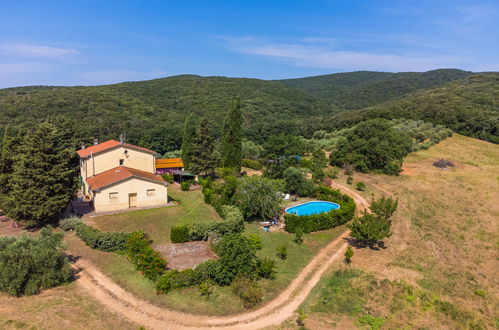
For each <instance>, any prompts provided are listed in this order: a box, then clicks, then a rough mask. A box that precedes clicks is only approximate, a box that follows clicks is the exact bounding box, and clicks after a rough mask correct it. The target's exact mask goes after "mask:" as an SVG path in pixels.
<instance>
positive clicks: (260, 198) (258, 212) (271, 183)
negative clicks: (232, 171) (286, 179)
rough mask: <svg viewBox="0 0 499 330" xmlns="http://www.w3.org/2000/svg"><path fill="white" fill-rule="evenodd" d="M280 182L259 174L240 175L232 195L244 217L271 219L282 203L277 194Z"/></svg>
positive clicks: (280, 197)
mask: <svg viewBox="0 0 499 330" xmlns="http://www.w3.org/2000/svg"><path fill="white" fill-rule="evenodd" d="M281 188H282V185H281V184H280V182H278V181H275V180H271V179H268V178H262V177H259V176H256V175H254V176H250V177H247V176H246V177H242V178H241V179H239V180H238V185H237V190H236V193H235V195H234V201H235V205H237V206H238V207H239V208H240V209H241V212H242V213H243V216H244V218H245V219H247V220H249V219H258V220H268V219H271V218H272V217H273V216H274V215H275V214H276V213H277V212H278V211H279V209H280V207H281V205H282V196H281V195H280V194H279V192H280V191H281Z"/></svg>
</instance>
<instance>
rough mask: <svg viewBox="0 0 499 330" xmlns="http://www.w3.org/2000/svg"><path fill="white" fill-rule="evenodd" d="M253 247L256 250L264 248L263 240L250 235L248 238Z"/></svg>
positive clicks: (256, 235) (255, 235)
mask: <svg viewBox="0 0 499 330" xmlns="http://www.w3.org/2000/svg"><path fill="white" fill-rule="evenodd" d="M248 239H249V241H250V244H251V247H252V248H253V249H254V250H255V251H258V250H261V249H262V248H263V244H262V239H261V238H260V236H259V235H258V234H250V235H249V237H248Z"/></svg>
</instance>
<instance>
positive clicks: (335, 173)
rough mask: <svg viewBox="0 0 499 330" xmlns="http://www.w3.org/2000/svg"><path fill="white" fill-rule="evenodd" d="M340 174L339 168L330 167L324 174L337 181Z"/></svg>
mask: <svg viewBox="0 0 499 330" xmlns="http://www.w3.org/2000/svg"><path fill="white" fill-rule="evenodd" d="M339 173H340V169H339V168H337V167H330V168H328V169H326V170H325V171H324V174H326V176H327V177H328V178H330V179H336V178H337V177H338V174H339Z"/></svg>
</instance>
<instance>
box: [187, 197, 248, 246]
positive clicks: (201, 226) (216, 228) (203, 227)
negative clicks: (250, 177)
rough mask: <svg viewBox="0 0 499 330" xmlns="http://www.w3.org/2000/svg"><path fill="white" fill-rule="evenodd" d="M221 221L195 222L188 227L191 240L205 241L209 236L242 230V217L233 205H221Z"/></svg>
mask: <svg viewBox="0 0 499 330" xmlns="http://www.w3.org/2000/svg"><path fill="white" fill-rule="evenodd" d="M220 213H221V214H220V215H221V216H222V218H223V219H224V220H223V221H221V222H210V223H197V224H194V225H191V226H190V227H189V239H190V240H191V241H206V240H208V238H209V237H210V236H218V237H220V236H223V235H226V234H231V233H241V232H242V231H244V218H243V215H242V213H241V211H240V210H239V208H238V207H236V206H233V205H223V206H221V211H220Z"/></svg>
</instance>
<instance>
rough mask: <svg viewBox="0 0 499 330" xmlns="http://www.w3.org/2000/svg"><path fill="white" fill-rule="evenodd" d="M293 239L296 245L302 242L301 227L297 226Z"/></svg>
mask: <svg viewBox="0 0 499 330" xmlns="http://www.w3.org/2000/svg"><path fill="white" fill-rule="evenodd" d="M293 241H294V242H295V243H296V244H298V245H301V244H302V243H303V230H302V229H300V228H299V229H297V230H296V232H295V238H294V239H293Z"/></svg>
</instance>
